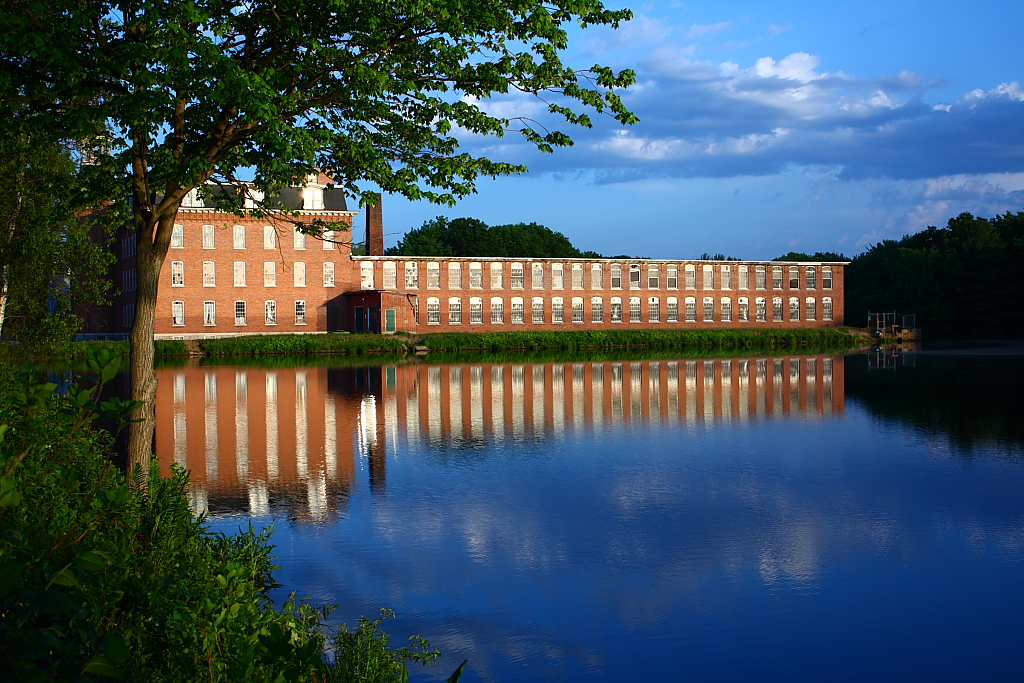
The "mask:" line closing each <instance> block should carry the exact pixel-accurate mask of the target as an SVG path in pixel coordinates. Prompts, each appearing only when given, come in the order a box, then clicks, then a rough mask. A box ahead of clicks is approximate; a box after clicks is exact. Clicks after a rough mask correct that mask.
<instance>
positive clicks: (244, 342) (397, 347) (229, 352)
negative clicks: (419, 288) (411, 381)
mask: <svg viewBox="0 0 1024 683" xmlns="http://www.w3.org/2000/svg"><path fill="white" fill-rule="evenodd" d="M199 345H200V348H201V349H202V350H203V351H204V352H205V353H206V354H207V355H211V356H259V355H286V354H295V355H304V354H314V353H351V354H357V353H402V352H404V351H405V342H404V341H403V340H401V339H396V338H394V337H390V336H382V335H379V334H282V335H267V336H251V337H231V338H226V339H205V340H203V341H201V342H200V344H199Z"/></svg>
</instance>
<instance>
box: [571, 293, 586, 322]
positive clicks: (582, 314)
mask: <svg viewBox="0 0 1024 683" xmlns="http://www.w3.org/2000/svg"><path fill="white" fill-rule="evenodd" d="M570 306H571V310H572V321H573V322H574V323H585V322H586V321H587V318H586V308H585V306H584V303H583V297H581V296H574V297H573V298H572V301H571V302H570Z"/></svg>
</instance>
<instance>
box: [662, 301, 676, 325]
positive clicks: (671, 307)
mask: <svg viewBox="0 0 1024 683" xmlns="http://www.w3.org/2000/svg"><path fill="white" fill-rule="evenodd" d="M665 308H666V309H667V310H666V317H665V320H666V322H670V323H677V322H679V299H678V298H677V297H674V296H670V297H668V298H667V299H666V300H665Z"/></svg>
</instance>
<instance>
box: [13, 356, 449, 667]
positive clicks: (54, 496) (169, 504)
mask: <svg viewBox="0 0 1024 683" xmlns="http://www.w3.org/2000/svg"><path fill="white" fill-rule="evenodd" d="M88 364H89V366H90V368H91V369H92V370H93V371H94V372H97V374H99V375H100V381H99V382H97V385H96V386H95V387H94V388H92V389H78V388H75V389H73V390H72V391H71V393H70V394H69V395H67V396H61V395H57V394H55V393H54V389H55V386H54V385H53V384H48V383H45V382H44V381H42V380H41V379H39V378H38V377H37V373H35V372H34V371H33V370H31V369H30V368H29V369H26V371H24V372H22V373H20V374H19V375H18V376H17V377H11V376H9V375H8V376H5V377H0V399H2V402H0V671H2V672H3V676H2V678H3V680H4V681H76V682H81V683H85V682H88V681H96V680H104V679H109V678H115V679H124V680H131V681H146V682H151V681H152V682H156V683H161V682H164V681H167V682H171V681H174V682H179V681H198V680H204V681H222V682H227V681H267V682H271V681H272V682H274V683H278V682H285V681H309V682H313V681H316V682H323V683H328V682H332V681H346V682H347V681H371V680H372V681H389V682H390V681H394V682H395V683H397V682H398V681H401V680H406V679H407V675H408V674H407V671H406V669H405V666H406V664H405V662H406V661H408V660H412V661H419V662H423V663H427V664H429V663H432V662H433V661H434V659H435V658H436V657H437V654H438V653H436V652H435V651H431V650H429V649H428V648H429V645H428V644H427V643H426V641H423V640H420V639H417V640H415V641H414V643H413V648H412V649H408V648H401V649H399V650H396V651H394V652H392V651H390V650H388V649H387V647H386V646H387V640H386V638H384V639H383V640H382V639H381V634H379V633H378V631H377V624H378V623H379V621H378V622H369V621H366V620H362V621H361V622H360V624H359V626H358V627H357V628H356V629H355V630H354V631H349V630H348V629H342V631H341V632H340V633H338V634H337V636H336V637H335V638H333V639H332V638H331V637H329V635H328V633H327V632H326V630H325V628H324V624H325V620H326V619H327V617H328V615H329V613H330V609H329V608H324V607H321V608H316V607H313V606H311V605H309V604H307V603H305V602H302V601H296V600H295V599H294V596H293V598H292V599H291V600H289V601H288V602H286V603H285V604H284V605H281V606H277V605H275V604H274V603H273V602H272V601H271V600H270V599H269V597H268V589H270V588H271V587H274V583H273V570H274V569H275V567H274V566H273V564H272V562H271V558H270V553H271V550H272V547H271V546H270V544H269V543H268V537H269V532H264V533H257V532H255V531H254V530H253V529H252V528H250V529H249V530H248V531H247V532H244V533H240V534H238V535H235V536H226V535H224V534H219V533H212V532H210V531H209V530H208V529H207V528H206V526H205V525H204V523H203V522H202V520H196V519H194V518H193V516H192V513H191V509H190V507H189V504H188V500H187V497H186V491H187V487H188V478H187V475H186V474H185V472H184V471H183V470H181V469H180V468H175V469H174V473H173V476H172V477H171V478H169V479H162V478H161V477H160V476H159V472H158V471H157V470H156V468H154V469H153V470H152V472H151V473H150V479H149V483H148V486H143V484H142V483H141V482H136V489H137V491H139V492H136V493H133V491H132V488H131V487H129V485H128V483H127V482H126V481H125V477H124V476H123V475H122V473H121V472H120V471H119V470H118V469H117V468H116V467H115V466H114V465H113V464H112V463H111V459H110V455H111V445H112V442H113V439H112V437H111V435H110V434H108V433H107V432H105V431H103V430H100V429H95V428H93V427H92V422H93V420H94V418H95V417H97V416H99V415H103V416H105V417H106V418H108V419H109V420H112V421H114V422H115V423H120V424H122V425H123V424H124V422H125V419H126V417H127V415H128V414H129V412H130V410H131V409H132V407H133V404H132V402H123V401H120V400H119V399H116V398H115V399H112V400H110V401H107V402H104V403H102V404H100V405H97V404H96V401H97V400H98V397H99V395H100V393H99V392H100V388H101V386H102V383H103V381H109V380H110V379H112V378H113V377H114V376H115V375H116V373H117V371H118V369H119V360H118V358H117V357H116V356H113V355H112V354H110V353H109V352H104V353H99V354H95V355H94V356H93V357H92V358H90V359H89V361H88ZM353 638H356V640H358V641H359V642H364V641H367V640H372V641H374V642H375V643H376V649H373V648H368V647H362V648H358V647H357V648H352V647H349V646H348V644H349V643H350V642H351V641H352V639H353ZM382 647H383V652H384V654H386V656H387V657H389V658H390V659H389V660H388V663H387V666H386V667H385V666H383V665H382V664H381V662H382V661H383V659H382V657H383V656H384V655H382V650H381V648H382ZM331 652H335V653H338V654H337V656H336V657H328V653H331ZM359 672H362V673H359ZM363 674H367V675H363Z"/></svg>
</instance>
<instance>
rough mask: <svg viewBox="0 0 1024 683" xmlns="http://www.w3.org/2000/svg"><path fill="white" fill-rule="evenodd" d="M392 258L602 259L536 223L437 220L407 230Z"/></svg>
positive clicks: (443, 218)
mask: <svg viewBox="0 0 1024 683" xmlns="http://www.w3.org/2000/svg"><path fill="white" fill-rule="evenodd" d="M387 254H389V255H393V256H464V257H470V258H484V257H500V256H506V257H513V258H514V257H521V258H603V257H602V256H600V255H599V254H596V253H595V252H592V251H591V252H581V251H580V250H579V249H577V248H576V247H574V246H573V245H572V242H570V241H569V238H567V237H566V236H565V235H563V234H562V233H560V232H555V231H554V230H552V229H551V228H547V227H544V226H543V225H540V224H538V223H515V224H510V225H493V226H488V225H487V224H486V223H484V222H483V221H481V220H477V219H476V218H456V219H454V220H448V219H447V218H445V217H444V216H438V217H437V218H435V219H433V220H429V221H427V222H426V223H424V224H423V225H422V226H421V227H419V228H416V229H414V230H410V231H409V232H408V233H407V234H406V235H405V237H404V238H403V239H402V241H401V242H399V243H398V245H397V246H394V247H391V248H390V249H388V250H387Z"/></svg>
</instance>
